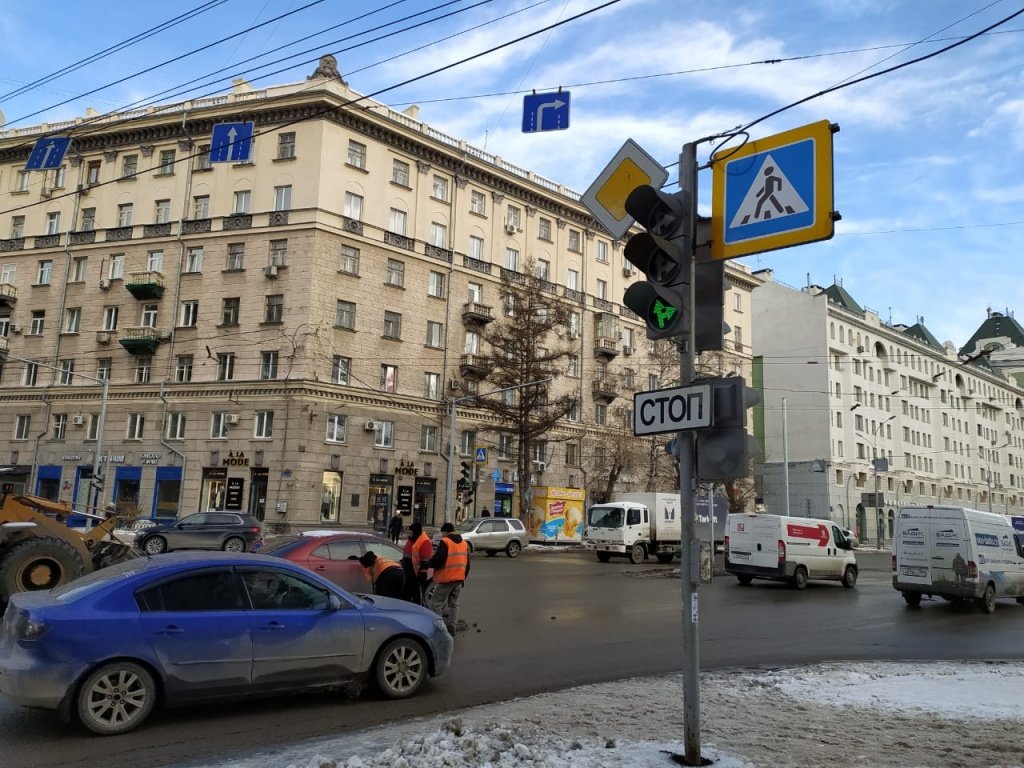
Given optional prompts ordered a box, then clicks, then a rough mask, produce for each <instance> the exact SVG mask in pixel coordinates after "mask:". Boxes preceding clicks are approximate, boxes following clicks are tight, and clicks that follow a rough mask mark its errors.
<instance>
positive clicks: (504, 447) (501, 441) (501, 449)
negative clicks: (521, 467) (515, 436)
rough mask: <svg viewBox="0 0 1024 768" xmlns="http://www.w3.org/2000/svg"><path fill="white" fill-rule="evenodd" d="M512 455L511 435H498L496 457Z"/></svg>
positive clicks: (504, 457) (505, 457)
mask: <svg viewBox="0 0 1024 768" xmlns="http://www.w3.org/2000/svg"><path fill="white" fill-rule="evenodd" d="M511 457H512V435H499V436H498V458H499V459H509V458H511Z"/></svg>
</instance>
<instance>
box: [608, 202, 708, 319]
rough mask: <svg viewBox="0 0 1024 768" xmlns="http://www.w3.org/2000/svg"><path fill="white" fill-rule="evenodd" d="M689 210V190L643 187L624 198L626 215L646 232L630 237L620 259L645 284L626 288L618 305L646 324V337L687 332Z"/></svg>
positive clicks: (690, 231) (691, 233) (690, 235)
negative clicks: (632, 267) (669, 191)
mask: <svg viewBox="0 0 1024 768" xmlns="http://www.w3.org/2000/svg"><path fill="white" fill-rule="evenodd" d="M692 208H693V205H692V197H691V195H690V193H689V192H686V191H679V192H676V193H675V194H667V193H665V192H662V191H660V190H657V189H655V188H654V187H652V186H649V185H647V184H645V185H643V186H639V187H637V188H636V189H634V190H633V191H632V192H630V193H629V197H627V198H626V211H627V212H628V213H629V214H630V215H631V216H632V217H633V218H634V219H636V222H637V224H639V225H640V226H641V227H643V228H644V229H646V230H647V231H646V232H641V233H639V234H636V235H633V237H631V238H630V239H629V241H628V242H627V243H626V247H625V249H624V250H623V255H624V256H625V257H626V259H627V260H628V261H630V262H631V263H632V264H634V265H635V266H636V267H637V268H638V269H639V270H640V271H641V272H643V273H644V274H645V275H646V276H647V280H643V281H639V282H636V283H633V284H632V285H631V286H629V288H627V289H626V293H625V295H624V296H623V298H622V303H623V304H625V305H626V306H627V307H629V308H630V309H631V310H633V312H635V313H636V314H637V315H639V316H640V319H641V320H643V321H644V322H645V323H647V338H648V339H671V338H675V337H677V336H682V335H683V334H685V333H687V331H688V329H689V314H690V306H689V304H690V269H691V259H690V253H691V248H690V243H691V239H692V235H693V215H692V213H693V212H692Z"/></svg>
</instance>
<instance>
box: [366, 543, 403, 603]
mask: <svg viewBox="0 0 1024 768" xmlns="http://www.w3.org/2000/svg"><path fill="white" fill-rule="evenodd" d="M359 564H360V565H361V566H363V570H364V571H366V577H367V578H368V579H369V580H370V583H371V584H373V589H374V592H376V593H377V594H378V595H381V596H382V597H393V598H395V599H396V600H401V599H402V594H403V592H404V591H405V574H404V573H403V571H402V566H401V565H399V564H398V563H396V562H395V561H394V560H388V559H387V558H384V557H377V553H375V552H367V553H366V554H365V555H363V556H362V557H360V558H359Z"/></svg>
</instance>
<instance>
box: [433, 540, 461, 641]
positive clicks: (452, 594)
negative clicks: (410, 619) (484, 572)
mask: <svg viewBox="0 0 1024 768" xmlns="http://www.w3.org/2000/svg"><path fill="white" fill-rule="evenodd" d="M427 567H428V568H433V569H434V582H433V584H431V585H430V588H429V589H428V590H427V595H426V597H427V607H428V608H430V609H431V610H432V611H433V612H434V613H436V614H437V615H438V616H440V617H441V618H443V619H444V623H445V626H446V627H448V631H449V632H450V633H451V635H452V637H454V636H455V630H456V628H457V627H458V623H459V595H461V594H462V587H463V586H464V585H465V583H466V577H467V576H468V575H469V543H468V542H466V541H464V540H463V538H462V537H461V536H460V535H459V534H457V533H455V526H454V525H452V524H451V523H445V524H444V525H442V526H441V542H440V544H438V546H437V552H435V553H434V556H433V557H432V558H430V560H429V561H428V562H427Z"/></svg>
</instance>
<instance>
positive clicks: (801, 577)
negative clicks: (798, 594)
mask: <svg viewBox="0 0 1024 768" xmlns="http://www.w3.org/2000/svg"><path fill="white" fill-rule="evenodd" d="M793 586H794V587H796V588H797V589H807V569H806V568H804V567H803V566H802V565H798V566H797V567H796V570H795V571H793Z"/></svg>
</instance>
